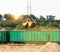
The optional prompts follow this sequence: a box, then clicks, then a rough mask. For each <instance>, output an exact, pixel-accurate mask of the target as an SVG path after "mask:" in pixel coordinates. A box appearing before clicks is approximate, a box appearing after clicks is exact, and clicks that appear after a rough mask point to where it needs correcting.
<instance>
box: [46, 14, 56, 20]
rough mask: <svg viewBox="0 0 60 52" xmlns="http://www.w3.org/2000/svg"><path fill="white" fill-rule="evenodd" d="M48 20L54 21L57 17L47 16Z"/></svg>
mask: <svg viewBox="0 0 60 52" xmlns="http://www.w3.org/2000/svg"><path fill="white" fill-rule="evenodd" d="M46 17H47V20H54V18H55V16H52V15H47V16H46Z"/></svg>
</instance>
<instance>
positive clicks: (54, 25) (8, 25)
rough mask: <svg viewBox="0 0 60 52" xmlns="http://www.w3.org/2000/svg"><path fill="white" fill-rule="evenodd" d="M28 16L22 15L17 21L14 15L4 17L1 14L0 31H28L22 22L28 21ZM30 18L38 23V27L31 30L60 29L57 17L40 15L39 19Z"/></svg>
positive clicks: (32, 16) (59, 21)
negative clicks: (3, 29) (2, 29)
mask: <svg viewBox="0 0 60 52" xmlns="http://www.w3.org/2000/svg"><path fill="white" fill-rule="evenodd" d="M27 16H28V15H20V16H19V17H18V18H17V19H15V16H14V15H12V14H4V16H3V15H2V14H0V29H1V28H5V29H6V30H13V29H15V30H16V29H18V30H28V29H25V28H24V26H23V25H22V22H23V21H24V20H26V19H27ZM28 17H29V16H28ZM30 17H31V19H33V20H31V21H33V22H36V27H35V28H32V29H29V30H34V29H36V30H38V29H39V30H42V29H43V28H44V29H45V30H47V29H49V28H50V29H54V30H55V29H60V20H56V19H55V16H53V15H47V16H46V17H44V16H43V15H40V17H39V18H38V17H36V16H34V15H32V14H31V15H30ZM41 28H42V29H41Z"/></svg>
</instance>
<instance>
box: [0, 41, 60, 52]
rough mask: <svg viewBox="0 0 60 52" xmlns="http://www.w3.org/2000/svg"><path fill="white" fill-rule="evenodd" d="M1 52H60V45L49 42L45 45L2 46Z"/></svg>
mask: <svg viewBox="0 0 60 52" xmlns="http://www.w3.org/2000/svg"><path fill="white" fill-rule="evenodd" d="M0 52H60V45H59V44H57V43H51V42H48V43H46V44H45V45H35V44H25V45H22V44H2V45H0Z"/></svg>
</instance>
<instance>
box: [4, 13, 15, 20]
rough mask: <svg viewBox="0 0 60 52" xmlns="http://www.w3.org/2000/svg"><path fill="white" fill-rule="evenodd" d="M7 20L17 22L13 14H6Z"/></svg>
mask: <svg viewBox="0 0 60 52" xmlns="http://www.w3.org/2000/svg"><path fill="white" fill-rule="evenodd" d="M4 18H5V19H6V20H15V16H14V15H12V14H4Z"/></svg>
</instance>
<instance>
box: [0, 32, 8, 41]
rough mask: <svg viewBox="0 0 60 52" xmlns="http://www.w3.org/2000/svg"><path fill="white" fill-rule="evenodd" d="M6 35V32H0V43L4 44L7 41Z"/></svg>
mask: <svg viewBox="0 0 60 52" xmlns="http://www.w3.org/2000/svg"><path fill="white" fill-rule="evenodd" d="M6 38H7V35H6V31H0V42H6V41H7V39H6Z"/></svg>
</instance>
